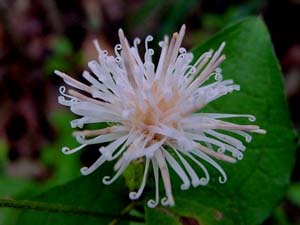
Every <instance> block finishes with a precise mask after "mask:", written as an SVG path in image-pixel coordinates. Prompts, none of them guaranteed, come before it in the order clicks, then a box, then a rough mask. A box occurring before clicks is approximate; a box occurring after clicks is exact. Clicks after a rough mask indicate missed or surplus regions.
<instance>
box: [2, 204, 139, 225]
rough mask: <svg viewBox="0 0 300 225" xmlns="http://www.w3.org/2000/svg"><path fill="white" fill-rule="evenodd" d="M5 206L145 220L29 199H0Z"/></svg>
mask: <svg viewBox="0 0 300 225" xmlns="http://www.w3.org/2000/svg"><path fill="white" fill-rule="evenodd" d="M4 207H7V208H15V209H23V210H34V211H44V212H49V213H65V214H74V215H84V216H92V217H99V218H108V219H118V220H126V221H133V222H144V220H143V218H140V217H136V216H131V215H122V214H117V215H116V214H112V213H107V212H101V211H97V210H87V209H84V208H80V207H74V206H70V205H63V204H56V203H44V202H38V201H29V200H13V199H0V208H4Z"/></svg>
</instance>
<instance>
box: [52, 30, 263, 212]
mask: <svg viewBox="0 0 300 225" xmlns="http://www.w3.org/2000/svg"><path fill="white" fill-rule="evenodd" d="M184 33H185V26H184V25H183V26H182V27H181V29H180V32H179V33H174V34H173V36H172V38H171V39H170V40H169V38H168V37H165V38H164V40H163V41H161V42H160V43H159V46H160V47H161V53H160V58H159V61H158V65H157V66H155V65H154V64H153V61H152V56H153V54H154V51H153V49H151V48H149V42H150V41H152V39H153V38H152V36H148V37H147V38H146V40H145V42H144V45H145V46H144V48H145V54H144V55H143V59H142V57H141V55H140V53H139V49H138V45H139V44H140V42H141V41H140V39H135V40H134V42H133V46H130V44H129V42H128V41H127V39H126V38H125V36H124V33H123V31H122V30H121V29H120V30H119V38H120V44H118V45H116V46H115V49H114V51H115V56H110V55H108V53H107V51H105V50H103V49H101V48H100V46H99V44H98V43H97V42H95V46H96V49H97V51H98V53H99V58H98V60H97V61H90V62H89V64H88V65H89V68H90V70H91V71H92V74H91V73H89V72H88V71H84V72H83V74H82V75H83V77H84V78H85V79H86V80H87V81H88V82H89V85H86V84H84V83H82V82H79V81H77V80H75V79H73V78H71V77H69V76H68V75H66V74H64V73H62V72H59V71H55V73H56V74H57V75H58V76H60V77H61V78H63V80H64V81H65V83H66V84H67V85H68V86H69V87H70V88H69V89H68V90H67V91H66V88H65V87H64V86H62V87H61V88H60V93H61V96H59V99H58V100H59V103H60V104H62V105H65V106H68V107H70V110H71V111H72V112H73V113H75V114H77V115H79V116H81V118H79V119H75V120H73V121H71V126H72V127H73V128H76V127H78V128H83V126H84V125H85V124H89V123H102V122H106V123H107V124H108V127H107V128H103V129H98V130H80V131H76V132H74V136H75V137H76V139H77V141H78V142H79V143H80V146H79V147H77V148H74V149H69V148H67V147H64V148H63V149H62V151H63V152H64V153H65V154H72V153H74V152H77V151H79V150H81V149H82V148H84V147H85V146H87V145H94V144H101V143H107V142H108V143H109V144H107V145H106V146H105V147H103V146H100V148H99V151H100V152H101V156H100V157H99V158H98V159H97V160H95V162H94V163H93V164H92V165H91V166H90V167H83V168H82V169H81V173H82V174H83V175H88V174H90V173H92V172H93V171H95V170H96V169H97V168H98V167H100V166H101V165H102V164H103V163H105V162H106V161H112V160H115V159H116V163H115V166H114V170H115V171H116V174H115V175H114V176H113V177H110V176H105V177H104V178H103V183H104V184H111V183H112V182H114V181H115V180H116V179H117V178H118V177H119V176H120V175H121V174H122V173H123V172H124V170H125V169H126V168H127V166H128V165H129V164H130V163H132V162H133V161H135V160H142V161H143V162H144V175H143V178H142V182H141V185H140V188H139V189H138V190H137V191H136V192H131V193H130V194H129V197H130V199H138V198H139V197H140V196H141V194H142V192H143V190H144V187H145V185H146V180H147V174H148V172H149V171H151V169H150V167H151V166H152V168H153V169H152V171H153V174H154V180H155V184H154V186H155V198H154V199H151V200H149V201H148V206H149V207H155V206H156V205H157V204H159V202H160V197H159V194H160V193H159V181H160V177H161V178H162V182H163V184H164V189H165V195H166V197H164V198H162V199H161V204H162V205H169V206H172V205H174V198H173V194H172V186H171V181H170V175H169V170H170V169H172V170H174V172H175V173H176V174H177V175H178V176H179V178H180V179H181V180H182V185H181V189H182V190H186V189H189V188H190V186H191V185H192V186H193V187H197V186H201V185H206V184H207V183H208V182H209V179H210V176H209V173H208V171H207V168H206V167H205V166H204V164H203V162H204V161H205V162H206V163H209V164H211V165H212V166H213V167H214V168H215V169H217V170H218V171H219V172H220V177H219V182H221V183H223V182H226V180H227V176H226V174H225V172H224V170H223V169H222V168H221V167H220V166H219V165H218V163H217V162H216V161H215V159H218V160H223V161H227V162H231V163H234V162H236V160H237V159H238V160H240V159H242V158H243V152H244V151H245V149H246V147H245V146H244V144H243V142H242V141H241V140H240V139H238V138H236V137H237V135H238V136H241V138H242V139H244V140H245V141H246V142H250V141H251V135H250V133H253V132H255V133H261V134H264V133H265V130H262V129H260V128H259V126H257V125H240V124H235V123H231V122H226V121H224V120H223V119H226V118H233V117H246V118H248V119H249V120H250V121H251V122H253V121H254V120H255V117H254V116H252V115H236V114H219V113H202V112H201V109H202V108H203V107H204V106H205V105H206V104H208V103H210V102H211V101H214V100H215V99H217V98H220V97H221V96H223V95H226V94H228V93H231V92H232V91H238V90H239V89H240V87H239V85H236V84H233V81H232V80H222V75H221V72H222V71H221V69H220V67H219V66H220V64H221V63H222V62H223V61H224V60H225V56H224V55H223V54H222V50H223V48H224V47H225V43H222V44H221V45H220V47H219V49H217V51H215V52H214V51H213V50H210V51H208V52H205V53H204V54H202V55H201V56H200V57H199V58H198V59H196V60H195V61H194V62H195V63H194V64H193V65H191V63H192V61H193V54H192V53H189V52H187V51H186V50H185V49H184V48H182V47H181V42H182V39H183V37H184ZM210 78H211V80H213V78H214V79H215V80H213V82H209V79H210ZM230 133H232V134H234V137H233V136H230ZM150 165H151V166H150ZM192 165H194V166H195V165H197V166H198V167H199V168H200V169H201V170H202V171H203V174H204V176H203V175H199V174H198V173H197V172H196V171H195V170H194V168H193V167H192ZM197 170H198V169H197ZM201 176H202V177H201Z"/></svg>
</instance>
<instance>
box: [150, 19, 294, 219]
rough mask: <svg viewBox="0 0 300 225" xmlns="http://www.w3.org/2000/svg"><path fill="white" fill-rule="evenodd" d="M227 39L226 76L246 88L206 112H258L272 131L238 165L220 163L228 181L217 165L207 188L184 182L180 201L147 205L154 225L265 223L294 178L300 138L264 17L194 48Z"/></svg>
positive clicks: (197, 52)
mask: <svg viewBox="0 0 300 225" xmlns="http://www.w3.org/2000/svg"><path fill="white" fill-rule="evenodd" d="M223 41H226V44H227V45H226V47H225V50H224V52H225V54H226V58H227V59H226V60H225V62H224V63H223V65H222V69H223V75H224V79H233V80H234V81H235V83H237V84H240V86H241V91H240V92H234V93H232V94H229V95H227V96H224V97H223V98H221V99H218V100H217V101H215V102H214V103H212V104H211V105H209V106H208V107H207V108H206V109H205V111H207V112H212V113H237V114H252V115H255V116H256V118H257V121H256V123H257V124H259V125H260V126H261V127H262V128H263V129H266V130H267V132H268V133H267V134H266V135H258V134H257V135H253V141H252V143H251V144H248V145H247V151H246V153H245V155H244V159H243V160H242V161H239V162H238V163H237V164H234V165H233V164H226V163H222V162H221V163H220V164H221V166H222V167H223V168H224V170H225V171H226V172H227V175H228V181H227V182H226V183H225V184H219V183H218V181H217V178H218V175H217V174H216V173H215V172H214V170H213V168H212V170H211V175H212V181H211V182H210V184H209V185H207V186H206V187H199V188H196V189H194V188H191V189H189V190H188V191H180V188H179V185H174V187H173V191H174V196H175V200H176V206H175V207H173V208H162V207H157V208H155V209H149V208H147V207H146V208H145V210H146V221H147V224H149V225H152V224H153V225H154V224H168V225H171V224H181V223H183V224H197V223H198V224H201V225H203V224H209V225H212V224H222V225H224V224H230V225H231V224H232V225H237V224H247V225H248V224H251V225H252V224H260V223H261V222H262V221H263V220H264V219H265V218H266V217H267V216H268V215H269V214H270V212H271V210H272V209H273V208H274V207H275V206H276V204H278V202H279V201H280V199H281V198H282V196H283V194H284V192H285V188H286V185H287V184H288V183H289V179H290V173H291V170H292V167H293V163H294V155H295V149H296V142H295V141H296V138H295V133H294V131H293V127H292V124H291V121H290V118H289V112H288V108H287V103H286V100H285V95H284V87H283V82H282V75H281V71H280V68H279V65H278V62H277V60H276V57H275V55H274V51H273V48H272V44H271V41H270V37H269V34H268V31H267V29H266V27H265V25H264V23H263V22H262V21H261V20H260V19H257V18H249V19H245V20H242V21H240V22H239V23H237V24H235V25H232V26H230V27H228V28H227V29H225V30H223V31H222V32H221V33H219V34H218V35H216V36H215V37H214V38H212V39H210V40H209V41H208V42H206V43H205V44H204V45H202V46H201V47H199V48H196V49H195V51H194V53H195V55H196V56H198V55H200V54H201V53H203V52H204V51H207V50H209V49H211V48H213V49H216V48H217V47H218V46H219V45H220V43H221V42H223ZM244 123H249V121H244ZM173 183H176V179H175V178H174V179H173ZM166 221H167V222H166Z"/></svg>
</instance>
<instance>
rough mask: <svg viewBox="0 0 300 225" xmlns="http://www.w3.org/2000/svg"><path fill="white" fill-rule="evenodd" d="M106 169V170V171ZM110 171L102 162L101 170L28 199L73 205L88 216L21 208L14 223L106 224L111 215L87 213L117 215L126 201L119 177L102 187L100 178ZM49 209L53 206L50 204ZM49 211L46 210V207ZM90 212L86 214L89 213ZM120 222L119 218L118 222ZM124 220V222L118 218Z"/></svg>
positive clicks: (123, 185) (67, 205)
mask: <svg viewBox="0 0 300 225" xmlns="http://www.w3.org/2000/svg"><path fill="white" fill-rule="evenodd" d="M107 171H109V172H107ZM108 173H109V174H110V173H111V168H110V166H107V165H104V166H103V167H102V168H101V170H99V171H97V172H95V173H93V174H92V175H90V176H88V177H80V178H78V179H76V180H74V181H71V182H68V183H67V184H65V185H62V186H57V187H55V188H52V189H50V190H49V191H47V192H44V193H43V194H41V195H38V196H37V197H35V198H33V199H31V200H34V201H38V202H41V203H50V204H59V205H60V206H62V207H64V206H65V207H67V208H69V207H74V208H75V210H76V209H82V210H84V211H86V212H87V213H86V214H88V215H82V214H78V213H76V212H75V213H72V214H68V213H60V212H55V213H53V212H41V211H24V212H22V213H21V214H20V216H19V218H18V222H17V224H18V225H32V224H34V225H41V224H43V225H53V224H55V225H79V224H84V225H94V224H109V223H111V222H113V220H114V218H108V217H97V216H91V214H94V213H93V212H100V213H104V214H105V213H107V214H109V215H116V216H118V215H121V213H122V211H123V210H124V209H125V208H126V207H127V206H128V204H130V202H128V190H126V188H125V184H124V181H123V179H118V181H116V182H115V183H114V184H112V185H110V186H105V185H103V184H102V182H101V179H102V177H103V176H105V175H107V174H108ZM52 208H53V207H52ZM49 211H50V210H49ZM89 212H90V213H89ZM119 222H120V221H119ZM122 222H123V223H122V224H124V223H126V221H122Z"/></svg>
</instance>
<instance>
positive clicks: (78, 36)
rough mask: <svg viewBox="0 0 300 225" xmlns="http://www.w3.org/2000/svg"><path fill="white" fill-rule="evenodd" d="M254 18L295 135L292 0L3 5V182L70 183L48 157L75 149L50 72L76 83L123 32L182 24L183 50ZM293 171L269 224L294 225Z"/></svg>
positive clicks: (297, 205) (296, 193) (299, 206)
mask: <svg viewBox="0 0 300 225" xmlns="http://www.w3.org/2000/svg"><path fill="white" fill-rule="evenodd" d="M251 15H257V16H259V17H261V18H262V19H263V20H264V21H265V23H266V24H267V26H268V29H269V31H270V34H271V38H272V41H273V44H274V49H275V51H276V54H277V56H278V59H279V62H280V64H281V66H282V71H283V75H284V77H283V79H284V81H285V86H286V94H287V99H288V103H289V107H290V113H291V118H292V120H293V122H294V125H295V128H296V129H299V121H300V26H299V25H300V1H299V0H289V1H288V0H286V1H283V0H276V1H274V0H273V1H271V0H269V1H266V0H265V1H264V0H262V1H258V0H251V1H241V0H240V1H239V0H207V1H196V0H166V1H159V0H86V1H84V0H81V1H80V0H67V1H55V0H39V1H38V0H13V1H9V0H6V1H5V0H0V118H1V119H0V151H1V152H0V163H1V165H0V174H1V176H3V177H9V178H11V179H20V180H23V181H24V180H26V182H27V181H28V182H31V181H32V182H34V183H35V184H36V183H40V184H43V183H47V182H48V183H49V182H50V180H52V181H53V183H55V182H58V181H60V182H62V181H64V178H61V177H62V176H63V175H66V176H67V178H70V179H71V178H72V177H73V176H75V174H76V173H74V172H72V173H70V172H66V169H65V168H62V166H61V165H58V164H59V162H56V158H55V156H54V155H56V154H57V155H59V154H60V152H59V151H57V149H55V148H60V147H61V145H64V144H66V145H67V144H68V142H72V141H71V140H70V137H68V139H66V138H65V139H64V140H62V139H61V138H62V137H63V135H64V133H68V132H69V131H67V129H68V128H67V127H69V123H68V120H67V119H66V118H71V115H69V114H68V113H67V112H66V111H63V109H62V108H61V107H60V106H58V104H57V94H58V93H57V90H58V87H59V85H60V84H61V80H60V79H59V78H57V77H56V76H54V75H53V70H54V69H59V70H62V71H65V72H67V73H68V74H71V75H72V76H77V77H78V78H79V75H80V73H81V72H82V70H83V69H84V68H85V67H86V64H87V62H88V61H89V60H90V59H93V58H96V57H97V54H96V51H95V49H94V47H93V44H92V41H93V40H94V39H95V38H97V39H98V40H99V42H100V44H101V45H102V47H103V48H104V49H108V50H109V51H112V50H113V46H114V45H115V44H116V43H118V38H117V31H118V29H119V28H120V27H122V28H123V29H124V30H125V32H126V34H127V36H128V37H129V39H133V38H134V37H136V36H139V37H141V38H143V37H145V36H146V35H147V34H152V35H153V36H154V37H155V40H156V41H158V40H159V39H160V38H161V37H162V36H163V35H164V34H170V33H173V32H174V31H176V30H178V28H179V27H180V26H181V25H182V24H183V23H185V24H186V25H187V34H186V37H185V40H184V46H185V47H187V48H190V47H193V46H196V45H198V44H200V43H201V42H202V41H204V40H206V39H208V38H209V37H210V36H212V35H213V34H214V33H215V32H217V31H219V30H220V29H222V28H223V27H224V26H226V25H227V24H229V23H231V22H234V21H237V20H239V19H241V18H244V17H247V16H251ZM69 136H70V132H69ZM65 142H67V143H65ZM47 151H49V152H51V153H48V152H47ZM45 152H46V153H45ZM91 157H92V155H91V154H89V155H87V154H83V155H81V157H80V159H79V161H80V163H84V164H85V163H88V162H89V158H91ZM298 159H299V157H298ZM74 162H75V161H74ZM70 164H71V162H70ZM75 167H76V166H75ZM299 169H300V166H299V160H298V161H297V162H296V165H295V171H294V173H293V176H292V184H291V186H290V187H289V189H288V191H287V195H286V197H285V199H284V200H283V202H282V203H281V205H280V206H279V207H278V208H276V209H274V213H273V214H272V216H271V217H270V218H269V219H268V220H267V221H266V222H265V224H266V225H267V224H290V225H296V224H300V175H299ZM3 179H4V178H3ZM5 179H6V178H5ZM0 181H1V179H0ZM13 182H14V181H13ZM2 183H3V182H2ZM1 185H2V184H1ZM4 185H5V184H4ZM7 185H8V184H7ZM13 185H15V183H12V184H11V186H13ZM8 186H9V185H8ZM8 195H9V194H8ZM11 195H13V194H12V193H11ZM0 196H1V193H0ZM0 223H1V219H0Z"/></svg>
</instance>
